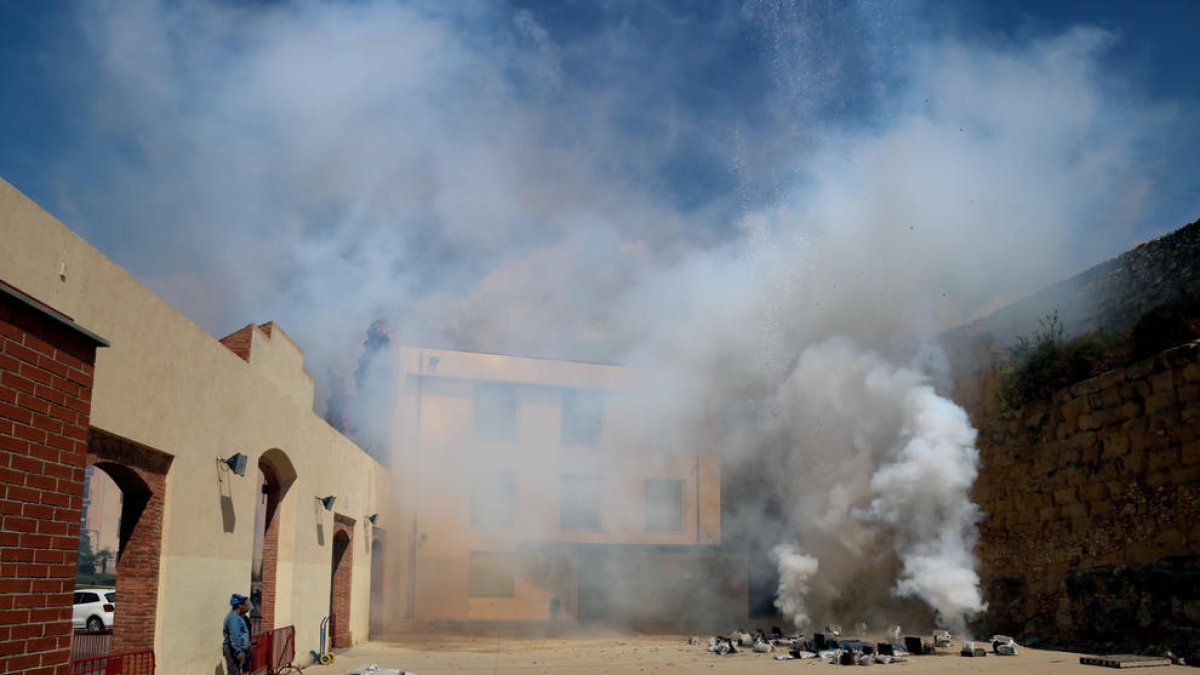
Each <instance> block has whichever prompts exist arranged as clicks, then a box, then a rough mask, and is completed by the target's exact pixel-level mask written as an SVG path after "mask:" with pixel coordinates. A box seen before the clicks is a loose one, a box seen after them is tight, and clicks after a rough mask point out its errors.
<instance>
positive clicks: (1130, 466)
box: [1117, 453, 1146, 478]
mask: <svg viewBox="0 0 1200 675" xmlns="http://www.w3.org/2000/svg"><path fill="white" fill-rule="evenodd" d="M1117 462H1118V464H1117V471H1118V473H1120V474H1121V475H1123V476H1127V477H1131V478H1132V477H1137V476H1140V475H1141V474H1142V473H1143V472H1144V471H1145V470H1146V455H1145V454H1141V453H1139V454H1131V455H1128V456H1125V457H1121V458H1120V459H1118V460H1117Z"/></svg>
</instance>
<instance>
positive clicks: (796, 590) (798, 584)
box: [771, 544, 820, 628]
mask: <svg viewBox="0 0 1200 675" xmlns="http://www.w3.org/2000/svg"><path fill="white" fill-rule="evenodd" d="M771 555H772V556H774V557H775V559H776V560H777V561H778V562H779V597H778V598H776V600H775V606H776V607H778V608H779V611H781V612H783V615H784V616H785V617H787V618H789V619H791V621H792V623H793V624H795V625H796V626H798V627H801V628H807V627H808V623H809V617H808V610H807V608H806V607H805V605H804V600H805V598H806V597H807V596H808V588H809V579H810V578H812V576H813V575H814V574H816V573H817V568H818V567H819V566H820V563H819V562H818V561H817V559H816V558H814V557H812V556H810V555H804V554H803V553H801V552H800V551H799V550H798V549H797V548H796V547H795V546H793V545H791V544H779V545H778V546H776V547H775V548H773V549H771Z"/></svg>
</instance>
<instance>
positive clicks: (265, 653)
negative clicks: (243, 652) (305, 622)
mask: <svg viewBox="0 0 1200 675" xmlns="http://www.w3.org/2000/svg"><path fill="white" fill-rule="evenodd" d="M295 659H296V627H295V626H284V627H283V628H276V629H275V630H271V631H267V632H265V633H259V634H258V635H255V636H254V637H252V638H250V672H251V673H256V674H257V673H272V672H274V671H275V670H276V669H277V668H279V667H280V666H285V665H287V664H289V663H291V662H292V661H294V660H295Z"/></svg>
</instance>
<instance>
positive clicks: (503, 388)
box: [475, 382, 517, 441]
mask: <svg viewBox="0 0 1200 675" xmlns="http://www.w3.org/2000/svg"><path fill="white" fill-rule="evenodd" d="M475 438H478V439H481V440H487V441H515V440H517V388H516V387H515V386H513V385H511V384H505V383H503V382H480V383H478V384H476V385H475Z"/></svg>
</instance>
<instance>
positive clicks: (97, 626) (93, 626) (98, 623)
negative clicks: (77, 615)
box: [87, 616, 104, 630]
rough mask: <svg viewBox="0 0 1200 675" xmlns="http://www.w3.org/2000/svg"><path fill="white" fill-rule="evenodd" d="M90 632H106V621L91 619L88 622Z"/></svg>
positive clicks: (96, 618)
mask: <svg viewBox="0 0 1200 675" xmlns="http://www.w3.org/2000/svg"><path fill="white" fill-rule="evenodd" d="M87 629H88V630H104V621H103V620H101V619H100V617H98V616H93V617H89V618H88V620H87Z"/></svg>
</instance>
